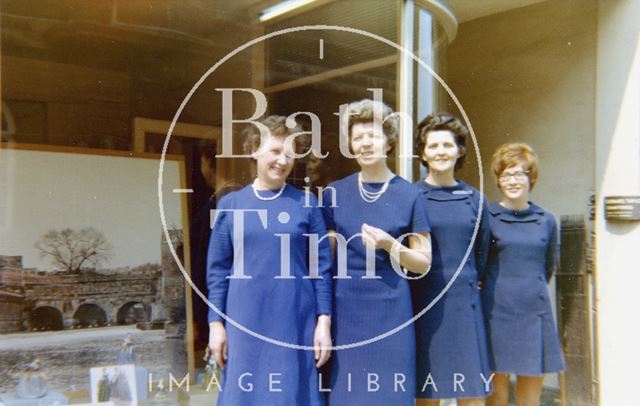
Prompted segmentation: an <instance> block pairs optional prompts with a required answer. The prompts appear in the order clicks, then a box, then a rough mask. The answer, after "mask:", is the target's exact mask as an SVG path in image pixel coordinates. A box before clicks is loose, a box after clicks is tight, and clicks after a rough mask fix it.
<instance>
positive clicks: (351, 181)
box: [323, 99, 431, 406]
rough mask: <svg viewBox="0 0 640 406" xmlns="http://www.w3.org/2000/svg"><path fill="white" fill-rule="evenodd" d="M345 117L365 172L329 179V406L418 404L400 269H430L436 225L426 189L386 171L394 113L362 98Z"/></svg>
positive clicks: (408, 303)
mask: <svg viewBox="0 0 640 406" xmlns="http://www.w3.org/2000/svg"><path fill="white" fill-rule="evenodd" d="M348 113H349V124H348V128H349V147H350V150H351V153H352V154H354V155H355V157H356V158H355V159H356V161H357V163H358V165H359V166H360V171H359V172H357V173H355V174H353V175H350V176H347V177H346V178H343V179H341V180H338V181H336V182H333V183H331V184H330V186H329V187H328V188H327V189H326V190H325V193H324V199H323V205H324V214H325V219H326V221H327V228H328V229H330V230H333V231H335V233H336V235H337V236H338V237H339V238H338V239H336V242H337V244H338V245H337V249H336V250H335V251H336V261H335V262H334V263H335V264H337V265H336V267H335V271H334V278H336V279H335V311H334V318H333V320H332V325H333V327H334V342H335V345H336V346H339V347H342V349H338V350H336V351H334V353H333V356H332V361H331V375H330V388H331V392H329V394H328V396H329V397H328V399H329V405H331V406H339V405H345V406H347V405H348V406H373V405H393V406H413V404H414V391H413V388H414V387H415V358H414V357H415V335H414V330H413V324H412V323H410V321H411V318H412V315H413V314H412V308H411V293H410V289H409V283H408V280H407V278H406V275H405V274H404V273H403V271H402V269H400V267H399V266H397V263H398V262H399V264H400V265H401V266H402V267H404V268H406V269H408V270H410V271H412V272H415V273H425V272H427V271H428V269H429V266H430V263H431V244H430V242H429V230H430V227H429V223H428V221H427V217H426V210H425V208H424V205H423V199H422V197H421V196H420V191H419V190H418V189H417V188H416V187H414V186H413V185H411V183H409V182H407V181H406V180H404V179H402V178H401V177H399V176H397V175H395V174H394V173H393V172H391V170H390V169H389V167H388V165H387V155H388V154H389V152H391V151H392V150H393V148H394V146H395V144H396V139H397V132H398V129H397V117H396V116H395V115H394V114H393V111H392V110H391V108H390V107H388V106H386V105H384V104H383V103H381V102H378V101H372V100H368V99H365V100H361V101H359V102H354V103H351V104H350V105H349V108H348ZM376 118H377V119H378V120H379V121H378V122H377V123H376V122H375V121H376ZM376 124H377V125H376ZM334 192H335V200H334V201H332V195H333V194H334ZM408 233H411V234H408ZM400 237H403V238H402V240H401V241H398V240H397V239H398V238H400ZM341 239H342V240H341ZM345 244H346V249H345ZM341 246H342V249H341V248H340V247H341ZM391 258H394V261H396V262H395V264H396V266H395V267H394V265H392V262H391V261H392V260H391ZM345 265H346V266H345Z"/></svg>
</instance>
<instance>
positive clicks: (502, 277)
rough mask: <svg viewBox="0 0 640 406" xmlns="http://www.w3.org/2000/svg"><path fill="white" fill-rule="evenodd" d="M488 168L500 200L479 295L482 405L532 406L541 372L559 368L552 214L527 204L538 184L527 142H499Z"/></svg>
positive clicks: (536, 399)
mask: <svg viewBox="0 0 640 406" xmlns="http://www.w3.org/2000/svg"><path fill="white" fill-rule="evenodd" d="M491 167H492V169H493V174H494V175H495V177H496V182H497V185H498V188H499V189H500V191H501V192H502V199H501V201H500V202H498V203H494V204H493V205H491V206H490V207H489V213H490V220H489V221H490V225H491V247H490V250H489V265H488V269H487V275H486V277H485V279H484V288H483V291H482V297H483V306H484V311H485V319H486V322H487V329H488V332H489V343H490V346H491V349H492V355H493V359H492V369H493V371H494V372H495V376H494V378H493V385H494V393H493V395H491V396H490V397H489V398H488V402H487V404H488V405H492V406H501V405H504V406H506V405H507V404H508V402H509V377H510V375H511V374H515V375H516V376H517V380H516V390H515V394H516V402H517V403H518V404H519V405H538V404H540V403H539V402H540V394H541V391H542V382H543V379H544V374H545V373H552V372H560V371H562V370H564V359H563V357H562V349H561V347H560V341H559V340H558V335H557V332H556V328H555V323H554V321H553V314H552V310H551V301H550V299H549V289H548V287H547V284H548V282H549V279H550V278H551V276H552V275H553V272H554V271H555V269H556V267H557V265H558V256H559V242H558V227H557V224H556V219H555V217H554V216H553V214H551V213H549V212H548V211H546V210H544V209H543V208H541V207H540V206H537V205H535V204H533V203H531V202H530V201H529V192H530V191H531V190H532V189H533V187H534V186H535V184H536V181H537V180H538V156H537V155H536V153H535V151H534V150H533V149H532V148H531V147H530V146H529V145H527V144H505V145H502V146H501V147H500V148H498V150H497V151H496V152H495V153H494V154H493V159H492V164H491Z"/></svg>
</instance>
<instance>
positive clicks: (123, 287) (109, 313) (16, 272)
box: [0, 233, 185, 334]
mask: <svg viewBox="0 0 640 406" xmlns="http://www.w3.org/2000/svg"><path fill="white" fill-rule="evenodd" d="M174 235H177V234H175V233H174ZM176 240H179V237H176ZM164 246H166V244H164V245H163V249H162V259H161V264H145V265H141V266H136V267H124V268H118V269H101V270H95V269H85V270H82V271H81V272H77V273H70V272H44V271H39V270H37V269H33V268H24V267H23V266H22V257H21V256H6V255H0V334H6V333H13V332H29V331H43V330H65V329H74V328H87V327H104V326H116V325H130V324H135V325H137V326H138V328H140V329H150V328H156V329H157V328H164V327H165V324H166V323H170V324H171V323H175V322H179V321H182V322H184V315H185V307H184V306H185V300H184V298H185V295H184V280H183V278H182V274H181V273H180V272H179V270H178V269H177V266H175V263H174V260H173V258H172V257H170V254H169V252H168V250H167V249H165V248H164Z"/></svg>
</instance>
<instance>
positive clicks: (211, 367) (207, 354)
mask: <svg viewBox="0 0 640 406" xmlns="http://www.w3.org/2000/svg"><path fill="white" fill-rule="evenodd" d="M202 359H203V360H204V361H205V362H206V363H207V365H206V366H205V367H204V378H203V379H202V389H204V390H207V389H209V383H210V382H211V380H212V379H213V377H214V376H216V374H217V373H218V365H217V364H216V359H215V357H214V356H213V354H211V350H210V349H209V347H208V346H207V348H206V349H205V351H204V357H202Z"/></svg>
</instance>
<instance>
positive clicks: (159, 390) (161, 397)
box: [153, 379, 169, 402]
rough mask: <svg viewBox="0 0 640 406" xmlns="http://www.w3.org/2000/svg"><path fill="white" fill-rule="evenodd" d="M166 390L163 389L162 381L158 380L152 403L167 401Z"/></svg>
mask: <svg viewBox="0 0 640 406" xmlns="http://www.w3.org/2000/svg"><path fill="white" fill-rule="evenodd" d="M168 396H169V395H168V394H167V390H166V389H165V387H164V380H163V379H160V381H159V382H158V385H157V386H156V393H155V394H154V395H153V401H154V402H164V401H166V400H167V397H168Z"/></svg>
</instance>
